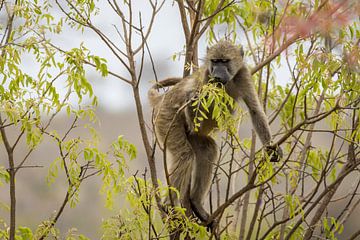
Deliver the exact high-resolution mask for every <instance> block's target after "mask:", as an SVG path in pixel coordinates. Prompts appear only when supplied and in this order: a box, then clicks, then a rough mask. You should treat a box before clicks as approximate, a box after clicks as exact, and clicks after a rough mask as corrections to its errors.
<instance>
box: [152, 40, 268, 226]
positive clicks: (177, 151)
mask: <svg viewBox="0 0 360 240" xmlns="http://www.w3.org/2000/svg"><path fill="white" fill-rule="evenodd" d="M214 59H215V60H214ZM219 66H220V67H219ZM225 68H226V69H225ZM214 69H215V70H214ZM216 69H220V70H216ZM216 71H222V72H220V74H219V72H216ZM224 74H228V75H229V76H226V77H223V79H219V81H221V82H222V83H223V84H224V85H225V88H226V91H227V93H228V94H229V95H230V96H231V97H233V98H234V99H235V100H239V99H243V100H244V102H245V104H246V105H247V107H248V108H249V112H250V116H251V119H252V123H253V126H254V128H255V130H256V132H257V134H258V135H259V137H260V139H261V142H262V143H263V144H264V145H268V144H270V142H271V132H270V127H269V124H268V121H267V117H266V115H265V113H264V111H263V109H262V106H261V104H260V101H259V99H258V96H257V92H256V90H255V87H254V83H253V81H252V78H251V74H250V71H249V69H248V68H247V67H246V65H245V64H244V63H243V51H242V48H239V47H237V46H235V45H233V44H232V43H230V42H228V41H220V42H218V43H217V44H216V45H214V46H212V47H210V48H209V49H208V51H207V56H206V60H205V64H204V66H203V67H201V68H200V69H199V70H198V71H197V72H195V73H194V74H192V75H191V76H189V77H186V78H184V79H182V80H181V81H180V80H179V79H178V78H172V79H167V80H164V83H165V84H164V85H166V83H169V82H174V83H176V84H175V85H174V86H173V87H172V88H171V89H169V90H168V91H167V92H166V93H164V94H159V93H158V92H157V90H156V89H158V88H159V86H160V85H161V83H160V84H156V85H155V86H154V87H153V88H151V89H150V90H149V100H150V103H151V105H152V106H153V107H154V110H155V114H154V123H155V132H156V136H157V139H158V140H159V143H160V146H161V147H162V148H166V151H167V153H169V155H170V158H168V161H169V174H170V184H171V185H172V186H173V187H175V188H177V189H178V190H179V192H180V201H181V202H182V203H184V202H186V201H188V199H185V198H186V197H188V193H189V192H190V204H191V207H192V210H193V211H194V212H195V214H196V215H197V216H198V217H199V218H200V219H201V220H203V221H207V219H208V217H209V214H208V213H207V212H206V211H205V209H204V208H203V202H204V197H205V196H206V194H207V193H208V191H209V188H210V182H211V177H212V169H213V165H214V163H215V160H216V159H217V157H218V152H217V147H216V143H215V141H214V140H213V139H212V138H211V137H210V136H209V133H210V132H211V131H212V130H213V129H214V128H215V127H216V122H215V121H214V120H212V119H211V117H209V119H205V120H204V121H202V122H201V126H200V128H199V131H198V132H195V131H194V126H193V122H194V121H193V120H194V115H193V114H194V113H193V111H192V107H191V104H189V102H190V101H191V99H192V98H193V97H194V96H195V95H196V93H197V91H198V90H199V89H200V88H201V86H202V85H204V84H206V83H207V82H208V81H209V79H210V77H211V75H219V76H223V75H224ZM168 85H170V84H168ZM168 85H167V86H168ZM210 116H211V113H210Z"/></svg>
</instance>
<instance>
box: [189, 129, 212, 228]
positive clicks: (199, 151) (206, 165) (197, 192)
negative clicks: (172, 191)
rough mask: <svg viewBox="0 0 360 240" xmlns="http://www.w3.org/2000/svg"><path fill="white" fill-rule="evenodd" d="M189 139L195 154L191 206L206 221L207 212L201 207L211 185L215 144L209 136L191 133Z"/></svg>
mask: <svg viewBox="0 0 360 240" xmlns="http://www.w3.org/2000/svg"><path fill="white" fill-rule="evenodd" d="M189 139H190V142H191V144H192V146H193V149H194V151H195V155H196V159H195V162H194V170H193V177H192V179H191V181H192V187H191V191H190V202H191V207H192V209H193V211H194V212H195V214H196V215H197V216H198V217H199V218H200V219H201V220H202V221H207V219H208V218H209V214H208V213H207V212H206V211H205V209H204V208H203V203H204V198H205V196H206V194H207V193H208V192H209V188H210V185H211V179H212V170H213V166H214V163H215V161H216V159H217V156H218V152H217V146H216V143H215V141H214V140H213V139H212V138H210V137H205V136H197V135H192V136H190V137H189Z"/></svg>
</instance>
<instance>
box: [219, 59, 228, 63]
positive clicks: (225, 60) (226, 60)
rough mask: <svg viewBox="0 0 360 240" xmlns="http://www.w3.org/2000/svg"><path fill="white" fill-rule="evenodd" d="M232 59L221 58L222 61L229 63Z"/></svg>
mask: <svg viewBox="0 0 360 240" xmlns="http://www.w3.org/2000/svg"><path fill="white" fill-rule="evenodd" d="M229 61H230V59H221V62H222V63H228V62H229Z"/></svg>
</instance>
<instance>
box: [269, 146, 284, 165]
mask: <svg viewBox="0 0 360 240" xmlns="http://www.w3.org/2000/svg"><path fill="white" fill-rule="evenodd" d="M265 150H266V153H267V154H268V155H269V157H270V162H278V161H280V159H281V158H282V157H283V151H282V149H281V147H279V146H278V145H271V146H266V148H265Z"/></svg>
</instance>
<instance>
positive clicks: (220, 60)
mask: <svg viewBox="0 0 360 240" xmlns="http://www.w3.org/2000/svg"><path fill="white" fill-rule="evenodd" d="M229 61H230V59H221V58H220V59H211V62H212V63H227V62H229Z"/></svg>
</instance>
